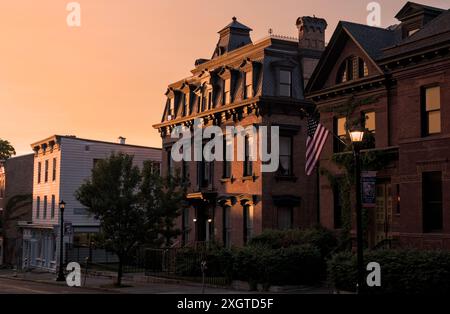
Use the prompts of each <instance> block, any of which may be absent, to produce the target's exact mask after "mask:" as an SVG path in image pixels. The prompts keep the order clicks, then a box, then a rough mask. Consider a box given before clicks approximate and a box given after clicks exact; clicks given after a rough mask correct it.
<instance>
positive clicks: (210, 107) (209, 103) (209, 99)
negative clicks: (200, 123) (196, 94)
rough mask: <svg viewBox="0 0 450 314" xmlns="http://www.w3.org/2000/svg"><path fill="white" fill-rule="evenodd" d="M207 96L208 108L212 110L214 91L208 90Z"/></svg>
mask: <svg viewBox="0 0 450 314" xmlns="http://www.w3.org/2000/svg"><path fill="white" fill-rule="evenodd" d="M207 95H208V96H207V97H208V110H211V109H212V107H213V105H212V101H213V97H212V91H211V90H208V91H207Z"/></svg>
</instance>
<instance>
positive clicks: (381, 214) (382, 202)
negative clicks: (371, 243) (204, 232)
mask: <svg viewBox="0 0 450 314" xmlns="http://www.w3.org/2000/svg"><path fill="white" fill-rule="evenodd" d="M391 225H392V186H391V183H390V182H384V183H379V184H377V206H376V211H375V245H377V244H378V243H380V242H382V241H384V240H387V239H391V235H390V231H391Z"/></svg>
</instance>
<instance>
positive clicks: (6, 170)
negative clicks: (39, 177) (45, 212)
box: [0, 154, 34, 265]
mask: <svg viewBox="0 0 450 314" xmlns="http://www.w3.org/2000/svg"><path fill="white" fill-rule="evenodd" d="M33 161H34V160H33V155H32V154H31V155H25V156H19V157H14V158H11V159H9V160H7V161H6V162H4V163H3V165H2V166H0V211H1V214H2V216H3V226H2V236H3V262H4V263H5V264H9V265H16V264H17V263H18V261H19V260H20V258H21V256H22V254H21V253H22V252H21V245H22V234H21V231H20V229H19V227H18V223H19V221H22V220H28V219H31V212H32V202H31V197H32V194H33Z"/></svg>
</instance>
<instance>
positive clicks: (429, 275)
mask: <svg viewBox="0 0 450 314" xmlns="http://www.w3.org/2000/svg"><path fill="white" fill-rule="evenodd" d="M364 261H365V264H368V263H369V262H377V263H379V264H380V266H381V287H377V288H368V289H366V292H367V293H369V294H414V295H415V294H448V293H450V252H440V251H415V250H404V251H395V250H382V251H371V252H366V254H365V256H364ZM356 262H357V261H356V257H355V255H353V254H351V253H340V254H337V255H335V256H334V257H333V258H332V259H331V260H330V261H329V262H328V279H329V281H330V284H332V285H333V286H334V287H335V288H336V289H339V290H345V291H355V283H356V281H357V272H356V269H357V263H356Z"/></svg>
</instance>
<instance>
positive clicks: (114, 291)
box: [0, 275, 126, 294]
mask: <svg viewBox="0 0 450 314" xmlns="http://www.w3.org/2000/svg"><path fill="white" fill-rule="evenodd" d="M0 278H3V279H8V280H15V281H24V282H33V283H41V284H47V285H52V286H58V287H67V286H66V285H63V284H59V283H57V282H53V281H46V280H37V279H29V278H19V277H13V276H8V275H0ZM69 288H73V289H75V290H77V289H84V290H93V291H101V292H112V293H116V294H119V293H126V292H122V291H117V290H115V289H107V288H100V287H69Z"/></svg>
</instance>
